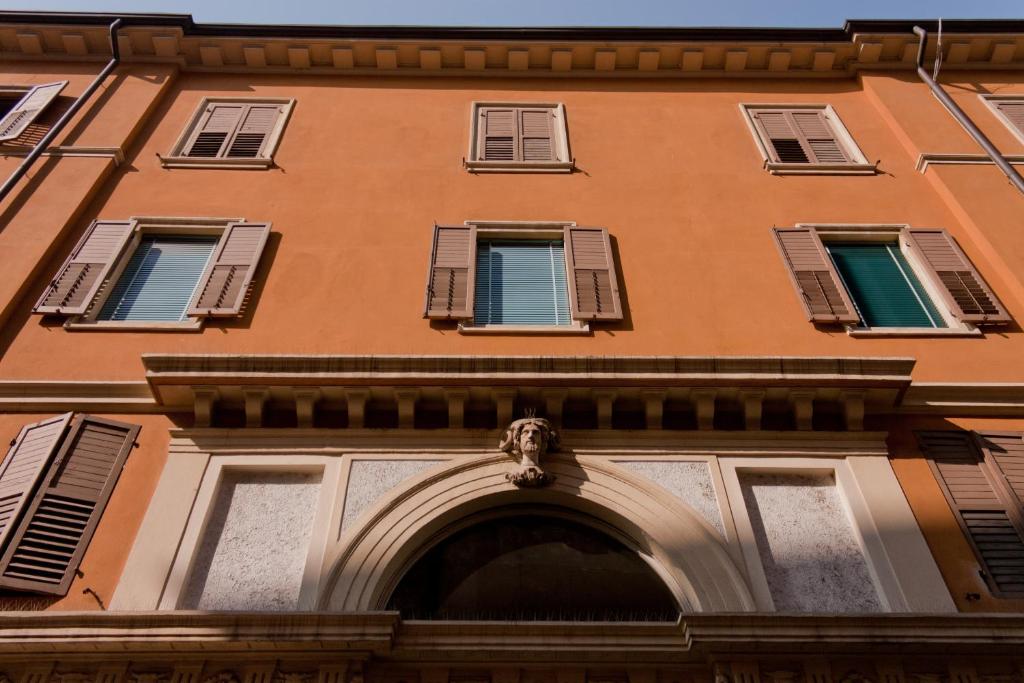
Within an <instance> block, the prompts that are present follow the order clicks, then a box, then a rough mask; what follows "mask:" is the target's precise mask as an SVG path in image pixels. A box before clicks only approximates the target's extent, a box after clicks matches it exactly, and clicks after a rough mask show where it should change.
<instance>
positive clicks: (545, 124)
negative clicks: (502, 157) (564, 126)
mask: <svg viewBox="0 0 1024 683" xmlns="http://www.w3.org/2000/svg"><path fill="white" fill-rule="evenodd" d="M517 115H518V119H519V152H520V154H519V160H522V161H556V160H557V159H558V152H557V150H556V149H555V134H554V131H555V127H554V121H555V113H554V111H552V110H551V109H543V108H540V109H526V108H523V109H519V110H518V113H517Z"/></svg>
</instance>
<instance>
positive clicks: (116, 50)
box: [0, 19, 121, 202]
mask: <svg viewBox="0 0 1024 683" xmlns="http://www.w3.org/2000/svg"><path fill="white" fill-rule="evenodd" d="M120 25H121V20H120V19H115V20H114V21H113V23H112V24H110V52H111V58H110V61H109V62H107V65H106V66H105V67H103V71H101V72H100V73H99V75H98V76H96V78H94V79H93V81H92V83H90V84H89V87H88V88H86V89H85V92H83V93H82V94H81V95H79V96H78V98H77V99H76V100H75V101H74V102H73V103H72V104H71V106H70V107H68V110H67V111H66V112H64V115H63V116H61V117H60V119H58V120H57V122H56V123H54V124H53V126H52V127H51V128H50V130H49V131H47V133H46V135H44V136H43V138H42V140H40V141H39V142H37V143H36V145H35V147H33V148H32V150H31V151H30V152H29V153H28V156H26V157H25V159H24V161H22V162H21V164H19V166H18V168H16V169H14V173H12V174H11V177H10V178H8V179H7V182H5V183H4V184H3V187H0V202H2V201H3V200H4V199H6V198H7V195H8V194H10V192H11V190H13V189H14V186H15V185H17V184H18V181H19V180H21V179H22V177H23V176H24V175H25V174H26V173H28V170H29V169H30V168H31V167H32V164H34V163H35V161H36V159H38V158H39V157H40V156H42V154H43V152H44V151H45V150H46V148H47V146H49V144H50V143H51V142H52V141H53V139H54V138H55V137H57V135H59V134H60V132H61V131H62V130H63V129H64V126H66V125H67V124H68V122H69V121H70V120H71V119H72V118H73V117H74V115H75V114H77V113H78V110H79V109H81V108H82V106H83V105H84V104H85V103H86V102H87V101H88V100H89V98H90V97H92V94H93V93H94V92H96V89H97V88H99V87H100V85H102V84H103V81H104V80H105V79H106V78H107V76H109V75H110V73H111V72H112V71H113V70H114V69H115V68H117V65H118V64H119V63H120V62H121V50H120V46H119V45H118V44H117V29H118V27H119V26H120Z"/></svg>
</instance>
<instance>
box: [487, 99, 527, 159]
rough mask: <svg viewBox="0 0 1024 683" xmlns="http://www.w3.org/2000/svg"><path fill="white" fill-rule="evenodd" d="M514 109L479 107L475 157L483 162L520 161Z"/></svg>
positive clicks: (516, 116) (516, 119) (517, 129)
mask: <svg viewBox="0 0 1024 683" xmlns="http://www.w3.org/2000/svg"><path fill="white" fill-rule="evenodd" d="M517 111H518V110H517V109H516V108H515V107H480V112H479V119H478V121H477V135H478V141H477V144H478V149H477V156H478V158H479V159H481V160H483V161H520V160H521V159H522V157H521V156H520V155H519V153H518V152H519V125H518V115H517Z"/></svg>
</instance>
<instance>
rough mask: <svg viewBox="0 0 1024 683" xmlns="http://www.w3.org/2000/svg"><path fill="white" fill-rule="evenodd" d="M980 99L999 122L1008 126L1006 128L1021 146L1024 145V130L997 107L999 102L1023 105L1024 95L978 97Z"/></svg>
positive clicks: (987, 95)
mask: <svg viewBox="0 0 1024 683" xmlns="http://www.w3.org/2000/svg"><path fill="white" fill-rule="evenodd" d="M978 97H980V98H981V101H982V102H984V103H985V106H987V107H988V108H989V111H991V112H992V114H993V115H995V117H996V118H997V119H999V122H1000V123H1002V124H1003V125H1004V126H1006V128H1007V129H1008V130H1009V131H1010V133H1011V134H1012V135H1013V137H1014V138H1016V139H1017V140H1018V141H1019V142H1020V143H1021V144H1024V129H1021V128H1019V127H1018V126H1016V125H1014V124H1013V123H1012V122H1011V121H1010V119H1008V118H1007V117H1006V114H1004V113H1003V112H1002V111H1001V110H1000V109H999V107H998V106H997V105H998V103H999V102H1019V103H1021V104H1024V93H1016V94H1005V95H999V94H995V93H992V94H986V95H978Z"/></svg>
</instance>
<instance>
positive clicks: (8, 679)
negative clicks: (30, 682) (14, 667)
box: [0, 672, 12, 683]
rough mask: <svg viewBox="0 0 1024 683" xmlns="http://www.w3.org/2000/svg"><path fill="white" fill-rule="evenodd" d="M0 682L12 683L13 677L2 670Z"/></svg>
mask: <svg viewBox="0 0 1024 683" xmlns="http://www.w3.org/2000/svg"><path fill="white" fill-rule="evenodd" d="M0 683H12V681H11V677H10V676H8V675H7V674H5V673H3V672H0Z"/></svg>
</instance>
